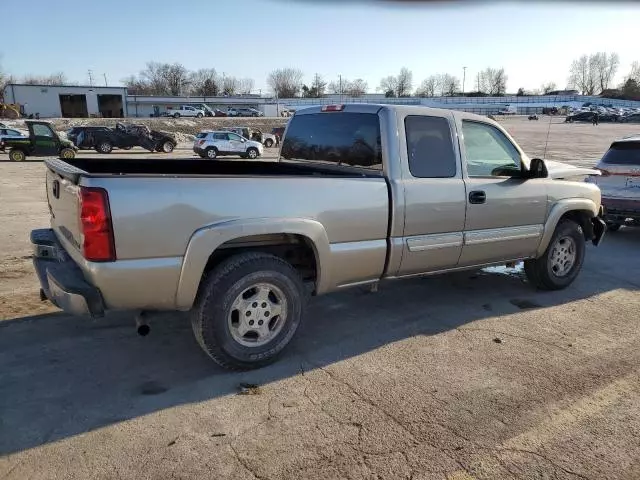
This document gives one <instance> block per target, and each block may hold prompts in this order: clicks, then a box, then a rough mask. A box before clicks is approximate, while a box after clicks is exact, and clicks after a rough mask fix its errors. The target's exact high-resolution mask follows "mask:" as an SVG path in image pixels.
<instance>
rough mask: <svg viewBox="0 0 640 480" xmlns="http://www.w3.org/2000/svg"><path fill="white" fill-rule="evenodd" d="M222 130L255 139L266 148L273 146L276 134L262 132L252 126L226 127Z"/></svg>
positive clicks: (275, 141)
mask: <svg viewBox="0 0 640 480" xmlns="http://www.w3.org/2000/svg"><path fill="white" fill-rule="evenodd" d="M223 130H226V131H228V132H234V133H237V134H238V135H240V136H241V137H244V138H247V139H249V140H255V141H256V142H260V143H261V144H263V145H264V146H265V147H267V148H271V147H273V146H274V145H275V144H276V143H277V139H276V136H275V135H273V134H271V133H262V131H261V130H260V129H259V128H252V127H226V128H224V129H223Z"/></svg>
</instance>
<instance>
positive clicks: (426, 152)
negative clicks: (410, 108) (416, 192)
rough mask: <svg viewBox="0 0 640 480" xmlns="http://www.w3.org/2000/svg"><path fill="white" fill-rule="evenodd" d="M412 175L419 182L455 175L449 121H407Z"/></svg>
mask: <svg viewBox="0 0 640 480" xmlns="http://www.w3.org/2000/svg"><path fill="white" fill-rule="evenodd" d="M404 128H405V134H406V137H407V157H408V158H409V171H410V172H411V175H412V176H414V177H416V178H451V177H455V175H456V154H455V150H454V148H453V141H452V139H451V126H450V125H449V122H448V121H447V119H446V118H443V117H430V116H422V115H410V116H407V117H406V118H405V120H404Z"/></svg>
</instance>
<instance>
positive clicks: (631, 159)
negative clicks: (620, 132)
mask: <svg viewBox="0 0 640 480" xmlns="http://www.w3.org/2000/svg"><path fill="white" fill-rule="evenodd" d="M601 163H604V164H607V165H635V166H639V165H640V141H637V142H635V141H634V142H614V143H612V144H611V147H609V150H607V153H605V154H604V157H602V160H601Z"/></svg>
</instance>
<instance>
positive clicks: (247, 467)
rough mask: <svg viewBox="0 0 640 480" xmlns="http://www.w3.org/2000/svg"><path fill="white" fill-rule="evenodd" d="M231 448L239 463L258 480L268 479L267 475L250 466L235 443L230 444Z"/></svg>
mask: <svg viewBox="0 0 640 480" xmlns="http://www.w3.org/2000/svg"><path fill="white" fill-rule="evenodd" d="M229 448H230V449H231V451H232V452H233V456H234V457H235V459H236V460H237V461H238V463H239V464H240V465H242V467H243V468H244V469H245V470H246V471H247V472H249V473H250V474H251V476H252V477H253V478H255V479H257V480H266V478H265V477H262V476H260V475H258V474H257V473H256V472H254V471H253V470H252V469H251V468H250V467H249V464H248V463H247V462H246V461H245V460H244V459H243V458H242V457H241V456H240V454H239V453H238V451H237V450H236V447H234V446H233V443H230V444H229Z"/></svg>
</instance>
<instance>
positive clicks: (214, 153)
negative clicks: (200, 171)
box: [204, 147, 218, 160]
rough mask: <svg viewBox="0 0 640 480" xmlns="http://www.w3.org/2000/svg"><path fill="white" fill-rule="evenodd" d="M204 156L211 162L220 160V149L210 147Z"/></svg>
mask: <svg viewBox="0 0 640 480" xmlns="http://www.w3.org/2000/svg"><path fill="white" fill-rule="evenodd" d="M204 155H205V157H206V158H208V159H209V160H215V159H216V158H218V149H217V148H216V147H209V148H207V149H206V150H205V151H204Z"/></svg>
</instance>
